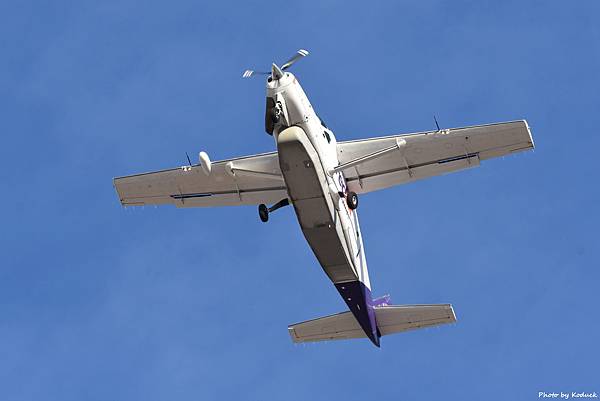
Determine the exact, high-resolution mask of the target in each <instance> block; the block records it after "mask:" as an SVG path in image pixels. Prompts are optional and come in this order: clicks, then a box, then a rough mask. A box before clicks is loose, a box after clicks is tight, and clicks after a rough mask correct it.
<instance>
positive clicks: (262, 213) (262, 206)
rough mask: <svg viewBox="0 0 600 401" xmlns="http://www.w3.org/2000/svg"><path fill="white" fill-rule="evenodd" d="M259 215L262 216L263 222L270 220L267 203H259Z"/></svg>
mask: <svg viewBox="0 0 600 401" xmlns="http://www.w3.org/2000/svg"><path fill="white" fill-rule="evenodd" d="M258 217H260V221H262V222H263V223H266V222H267V221H269V209H267V206H266V205H265V204H262V203H261V204H260V205H258Z"/></svg>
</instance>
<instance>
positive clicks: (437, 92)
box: [0, 0, 600, 401]
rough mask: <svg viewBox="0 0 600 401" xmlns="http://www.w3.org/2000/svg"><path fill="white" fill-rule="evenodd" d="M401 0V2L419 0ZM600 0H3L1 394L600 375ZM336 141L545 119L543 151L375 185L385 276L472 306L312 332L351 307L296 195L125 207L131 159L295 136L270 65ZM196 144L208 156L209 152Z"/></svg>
mask: <svg viewBox="0 0 600 401" xmlns="http://www.w3.org/2000/svg"><path fill="white" fill-rule="evenodd" d="M401 3H403V4H401ZM599 13H600V3H598V1H596V0H581V1H571V2H569V1H535V2H522V1H502V2H487V1H452V2H445V1H419V2H416V1H415V2H413V5H408V4H407V3H405V2H392V1H390V2H371V3H368V4H367V3H365V2H349V1H319V2H311V1H303V2H299V1H298V2H294V4H293V5H289V2H256V1H246V2H230V1H218V2H198V1H176V2H157V1H145V2H135V1H130V0H120V1H102V2H95V1H61V0H57V1H52V2H44V1H37V2H31V1H14V2H8V1H5V2H2V3H0V38H1V39H0V43H1V46H0V49H1V51H0V60H1V62H0V66H1V67H0V71H1V73H0V127H1V131H2V146H0V161H1V163H2V182H3V185H2V197H0V202H1V208H0V210H1V213H2V224H1V225H0V227H1V228H0V235H1V238H0V239H1V241H0V244H1V245H0V247H1V252H0V399H2V400H3V401H13V400H14V401H16V400H61V401H67V400H77V401H80V400H100V401H105V400H202V399H219V400H332V399H344V400H374V399H379V400H401V399H406V400H434V399H435V400H437V399H449V400H464V399H490V400H507V399H514V400H534V399H538V391H547V392H549V391H564V392H567V391H569V392H570V391H597V392H600V376H599V375H598V370H599V368H598V361H599V357H600V351H599V347H598V338H600V322H599V319H598V306H599V301H598V287H599V283H600V273H599V272H598V268H599V267H600V252H599V247H600V241H599V239H598V238H599V237H598V227H599V226H600V218H599V212H598V206H599V202H600V190H599V187H598V185H599V184H598V183H599V174H598V162H597V160H598V149H599V148H600V139H599V138H600V133H599V132H598V131H599V126H600V118H599V114H598V111H599V105H600V84H599V78H598V72H599V71H600V24H598V15H599ZM298 48H306V49H308V50H309V51H310V52H311V55H310V57H308V58H306V59H304V60H302V61H301V62H300V63H298V64H297V65H295V66H294V73H295V74H296V75H297V76H298V78H299V80H300V82H301V83H302V84H303V86H304V88H305V90H306V92H307V94H308V96H309V97H310V99H311V101H312V103H313V105H314V106H315V108H316V109H317V110H318V112H319V114H320V115H321V116H322V117H323V118H324V120H325V121H326V122H327V124H328V125H329V126H330V127H331V128H332V129H333V130H334V132H335V133H336V135H337V137H338V139H340V140H344V139H357V138H364V137H369V136H378V135H386V134H394V133H403V132H415V131H421V130H428V129H432V128H434V127H435V125H434V122H433V117H432V116H433V115H434V114H435V115H436V116H437V119H438V121H439V122H440V125H441V126H442V127H460V126H465V125H474V124H483V123H492V122H497V121H506V120H515V119H522V118H526V119H527V120H528V121H529V124H530V126H531V128H532V132H533V135H534V140H535V143H536V149H535V151H534V152H528V153H525V154H519V155H515V156H511V157H505V158H503V159H498V160H491V161H487V162H485V163H483V164H482V166H481V167H480V168H478V169H473V170H469V171H464V172H460V173H456V174H452V175H447V176H443V177H435V178H432V179H429V180H424V181H421V182H418V183H414V184H410V185H406V186H400V187H396V188H392V189H389V190H385V191H382V192H378V193H372V194H369V195H365V196H362V197H361V199H360V207H359V212H360V217H361V225H362V228H363V233H364V237H365V247H366V251H367V261H368V262H369V266H370V272H371V283H372V286H373V292H374V295H383V294H386V293H390V294H391V296H392V301H394V303H397V304H410V303H445V302H449V303H452V304H453V305H454V308H455V311H456V314H457V317H458V322H457V323H456V324H454V325H448V326H443V327H440V328H434V329H427V330H419V331H414V332H408V333H403V334H398V335H395V336H390V337H384V338H383V339H382V348H381V349H377V348H375V347H374V346H373V345H372V344H371V343H370V342H369V341H368V340H355V341H339V342H328V343H319V344H311V345H293V344H292V342H291V340H290V338H289V335H288V333H287V325H288V324H290V323H295V322H298V321H303V320H307V319H311V318H315V317H318V316H322V315H326V314H330V313H336V312H340V311H343V310H345V305H344V303H343V301H342V300H341V299H340V297H339V296H338V294H337V293H336V291H335V289H334V288H333V286H332V285H331V284H330V283H329V281H328V280H327V279H326V276H325V275H324V273H323V272H322V270H321V268H320V266H319V265H318V263H317V261H316V260H315V258H314V256H313V254H312V252H311V251H310V249H309V247H308V245H307V244H306V242H305V241H304V238H303V236H302V233H301V231H300V229H299V227H298V224H297V221H296V217H295V215H294V213H293V209H292V208H286V209H282V210H280V211H278V212H277V213H276V214H274V215H273V216H272V218H271V221H270V222H269V223H268V224H263V223H261V222H260V221H259V219H258V215H257V212H256V208H255V207H240V208H218V209H189V210H179V209H176V208H174V207H162V208H154V207H147V208H143V209H141V208H139V209H134V208H129V209H123V208H122V207H121V206H120V204H119V202H118V198H117V195H116V193H115V191H114V189H113V187H112V178H113V177H115V176H120V175H125V174H132V173H136V172H142V171H150V170H156V169H162V168H168V167H176V166H181V165H182V164H185V163H186V162H185V152H188V153H189V154H190V155H197V153H198V152H199V151H200V150H206V151H207V152H208V153H209V154H210V155H211V157H212V159H213V160H218V159H222V158H226V157H230V156H241V155H245V154H252V153H257V152H263V151H270V150H273V149H274V148H275V145H274V143H273V140H272V138H271V137H270V136H268V135H266V134H265V133H264V130H263V119H264V104H265V100H264V96H265V89H264V82H263V81H262V80H261V79H254V80H243V79H242V78H241V73H242V71H243V70H244V69H246V68H255V69H261V68H268V66H269V65H270V63H271V62H272V61H279V62H281V61H283V60H285V59H286V58H287V57H289V56H290V55H291V54H293V52H294V51H295V50H296V49H298ZM193 157H195V156H193Z"/></svg>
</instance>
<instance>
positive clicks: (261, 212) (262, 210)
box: [258, 198, 290, 223]
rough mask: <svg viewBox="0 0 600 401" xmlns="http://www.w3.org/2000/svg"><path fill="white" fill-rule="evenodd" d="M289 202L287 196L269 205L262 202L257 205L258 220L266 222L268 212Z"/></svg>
mask: <svg viewBox="0 0 600 401" xmlns="http://www.w3.org/2000/svg"><path fill="white" fill-rule="evenodd" d="M289 204H290V201H289V200H288V198H285V199H282V200H280V201H279V202H277V203H276V204H274V205H273V206H271V207H267V205H265V204H264V203H261V204H260V205H258V216H259V217H260V221H262V222H263V223H266V222H267V221H269V213H271V212H274V211H275V210H277V209H279V208H282V207H284V206H287V205H289Z"/></svg>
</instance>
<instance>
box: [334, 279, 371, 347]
mask: <svg viewBox="0 0 600 401" xmlns="http://www.w3.org/2000/svg"><path fill="white" fill-rule="evenodd" d="M335 288H337V290H338V292H339V293H340V295H341V296H342V298H343V299H344V302H346V305H348V308H349V309H350V311H351V312H352V314H353V315H354V317H355V318H356V320H357V321H358V324H359V325H360V327H361V328H362V329H363V331H364V332H365V334H366V335H367V337H369V339H370V340H371V342H372V343H373V344H375V345H376V346H377V347H379V337H381V335H380V333H379V330H377V321H376V319H375V310H374V309H373V301H372V298H371V290H370V289H369V288H367V287H366V286H365V285H364V284H363V283H362V282H361V281H349V282H347V283H337V284H335Z"/></svg>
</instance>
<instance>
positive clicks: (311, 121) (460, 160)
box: [114, 49, 534, 347]
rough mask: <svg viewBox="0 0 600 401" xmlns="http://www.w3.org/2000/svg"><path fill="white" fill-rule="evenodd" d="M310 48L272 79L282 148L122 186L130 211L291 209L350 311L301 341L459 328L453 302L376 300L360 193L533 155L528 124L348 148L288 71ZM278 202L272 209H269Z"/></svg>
mask: <svg viewBox="0 0 600 401" xmlns="http://www.w3.org/2000/svg"><path fill="white" fill-rule="evenodd" d="M307 55H308V51H306V50H304V49H301V50H299V51H298V52H296V53H295V54H294V56H293V57H291V58H290V59H289V60H288V61H286V62H285V63H284V64H282V65H281V67H279V66H278V65H277V64H275V63H273V64H272V66H271V70H270V71H267V72H256V71H253V70H246V71H245V72H244V73H243V77H245V78H248V77H252V76H260V75H265V76H267V79H266V91H267V96H266V112H265V130H266V132H267V133H268V134H269V135H272V136H273V138H274V139H275V144H276V146H277V150H276V151H273V152H268V153H262V154H257V155H252V156H244V157H236V158H232V159H227V160H220V161H214V162H213V161H211V160H210V158H209V156H208V154H207V153H206V152H204V151H202V152H200V153H199V156H198V157H199V163H197V164H192V163H191V161H190V160H189V157H188V162H189V164H188V165H185V166H182V167H180V168H173V169H168V170H161V171H155V172H149V173H143V174H135V175H129V176H124V177H118V178H115V179H114V187H115V189H116V191H117V193H118V196H119V200H120V202H121V204H122V205H123V206H142V205H163V204H170V205H175V206H176V207H180V208H188V207H209V206H236V205H258V215H259V218H260V220H261V221H263V222H267V221H268V220H269V217H270V215H271V213H273V212H275V211H276V210H278V209H280V208H282V207H284V206H288V205H292V206H293V208H294V211H295V213H296V217H297V219H298V223H299V224H300V228H301V229H302V233H303V234H304V237H305V238H306V241H307V242H308V244H309V246H310V248H311V249H312V251H313V253H314V254H315V256H316V258H317V260H318V261H319V263H320V265H321V267H322V268H323V271H324V272H325V274H326V275H327V277H328V278H329V280H331V282H332V283H333V285H334V286H335V288H336V290H337V291H338V292H339V294H340V296H341V297H342V298H343V300H344V302H345V303H346V305H347V306H348V309H349V310H348V311H346V312H342V313H338V314H335V315H330V316H325V317H321V318H317V319H313V320H309V321H305V322H301V323H296V324H292V325H290V326H288V331H289V334H290V336H291V338H292V341H293V342H295V343H302V342H312V341H323V340H339V339H350V338H368V339H369V340H370V341H371V342H372V343H373V344H374V345H375V346H377V347H380V338H381V337H382V336H385V335H389V334H392V333H397V332H403V331H407V330H411V329H418V328H424V327H431V326H436V325H441V324H447V323H453V322H456V315H455V313H454V309H453V307H452V305H450V304H431V305H392V304H391V302H390V297H389V295H385V296H382V297H377V298H374V297H373V296H372V295H371V294H372V293H371V283H370V281H369V273H368V270H367V262H366V259H365V250H364V247H363V240H362V234H361V230H360V226H359V222H358V215H357V207H358V195H362V194H366V193H369V192H373V191H377V190H381V189H384V188H389V187H392V186H395V185H399V184H405V183H410V182H414V181H417V180H421V179H424V178H428V177H433V176H437V175H441V174H446V173H450V172H454V171H459V170H463V169H467V168H471V167H476V166H479V164H480V162H481V161H483V160H487V159H490V158H494V157H500V156H505V155H510V154H513V153H517V152H522V151H526V150H529V149H533V148H534V143H533V138H532V136H531V131H530V129H529V125H528V124H527V121H525V120H520V121H510V122H502V123H495V124H487V125H476V126H470V127H462V128H450V129H440V128H439V125H438V124H437V120H436V126H437V129H436V130H432V131H424V132H418V133H412V134H402V135H391V136H383V137H376V138H368V139H360V140H352V141H340V142H338V141H337V139H336V137H335V135H334V134H333V131H332V130H331V129H330V128H329V127H327V125H326V124H325V123H324V122H323V120H321V119H320V118H319V116H318V114H317V113H316V111H315V110H314V108H313V106H312V105H311V103H310V101H309V99H308V97H307V96H306V94H305V92H304V90H303V89H302V86H300V83H299V82H298V80H297V78H296V77H295V76H294V75H293V74H292V73H291V72H289V71H288V70H289V68H290V67H291V66H292V65H293V64H294V63H296V62H297V61H298V60H300V59H302V58H304V57H305V56H307ZM269 204H271V206H268V205H269Z"/></svg>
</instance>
